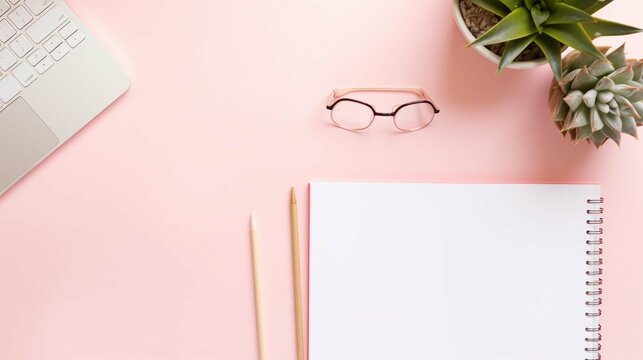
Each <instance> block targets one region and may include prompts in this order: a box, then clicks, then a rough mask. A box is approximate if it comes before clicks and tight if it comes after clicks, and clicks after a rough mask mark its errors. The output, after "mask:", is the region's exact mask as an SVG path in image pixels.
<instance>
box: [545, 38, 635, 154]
mask: <svg viewBox="0 0 643 360" xmlns="http://www.w3.org/2000/svg"><path fill="white" fill-rule="evenodd" d="M608 49H609V48H607V47H601V48H599V51H601V54H606V53H607V51H608ZM562 68H563V77H562V79H561V80H560V81H558V80H556V79H554V81H553V83H552V85H553V86H552V89H551V91H550V94H549V107H550V109H551V112H552V118H553V120H554V121H555V122H556V125H557V126H558V128H559V129H560V130H561V132H562V133H563V136H565V135H567V134H569V135H570V137H571V139H572V141H574V142H576V143H577V142H579V141H582V140H587V141H591V142H592V143H594V145H595V146H596V148H598V147H600V146H601V145H603V144H604V143H605V142H606V141H607V140H608V139H612V140H614V141H615V142H616V143H617V144H620V142H621V133H626V134H629V135H631V136H633V137H637V130H636V128H637V126H641V125H643V60H628V59H626V57H625V45H622V46H621V47H619V48H618V49H616V50H614V51H613V52H612V53H610V54H609V55H607V56H606V58H604V59H603V58H601V59H598V60H597V59H595V58H594V57H592V56H589V55H587V54H584V53H581V52H579V51H574V52H572V53H570V54H569V55H567V56H565V58H564V59H563V61H562Z"/></svg>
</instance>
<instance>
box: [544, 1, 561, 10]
mask: <svg viewBox="0 0 643 360" xmlns="http://www.w3.org/2000/svg"><path fill="white" fill-rule="evenodd" d="M545 4H546V5H547V9H553V8H554V6H556V4H558V0H545Z"/></svg>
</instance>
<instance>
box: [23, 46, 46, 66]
mask: <svg viewBox="0 0 643 360" xmlns="http://www.w3.org/2000/svg"><path fill="white" fill-rule="evenodd" d="M46 57H47V53H46V52H45V50H43V49H38V50H36V51H34V52H33V53H32V54H31V55H29V57H28V58H27V61H29V63H30V64H31V65H33V66H36V64H37V63H39V62H40V60H42V59H44V58H46Z"/></svg>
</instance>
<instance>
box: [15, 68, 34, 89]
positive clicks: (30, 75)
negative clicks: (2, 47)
mask: <svg viewBox="0 0 643 360" xmlns="http://www.w3.org/2000/svg"><path fill="white" fill-rule="evenodd" d="M12 73H13V76H15V77H16V79H18V81H20V83H21V84H22V85H23V86H29V84H31V83H32V82H34V80H36V73H35V72H34V71H33V70H31V68H30V67H29V65H27V64H25V63H22V64H20V65H18V66H16V68H15V69H13V71H12Z"/></svg>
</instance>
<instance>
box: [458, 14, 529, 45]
mask: <svg viewBox="0 0 643 360" xmlns="http://www.w3.org/2000/svg"><path fill="white" fill-rule="evenodd" d="M536 31H537V30H536V27H535V26H534V24H533V22H532V21H531V15H530V14H529V12H528V11H527V9H525V8H518V9H516V10H514V11H512V12H511V13H510V14H509V15H507V16H505V17H504V18H503V19H502V20H500V21H499V22H498V23H497V24H496V25H494V26H493V27H492V28H491V29H489V31H487V32H486V33H484V34H482V35H481V36H480V37H479V38H477V39H476V40H474V41H473V42H471V43H470V44H469V45H468V46H473V45H489V44H497V43H502V42H507V41H510V40H515V39H520V38H523V37H525V36H529V35H531V34H534V33H536Z"/></svg>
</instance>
